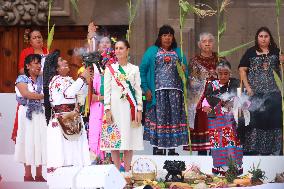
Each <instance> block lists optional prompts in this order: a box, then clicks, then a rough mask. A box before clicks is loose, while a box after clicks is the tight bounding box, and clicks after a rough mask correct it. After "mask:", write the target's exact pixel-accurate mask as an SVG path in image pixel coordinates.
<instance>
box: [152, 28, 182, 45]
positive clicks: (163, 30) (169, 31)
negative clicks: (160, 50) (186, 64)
mask: <svg viewBox="0 0 284 189" xmlns="http://www.w3.org/2000/svg"><path fill="white" fill-rule="evenodd" d="M163 34H172V35H173V42H172V44H171V46H170V48H171V49H175V48H177V42H176V38H175V30H174V29H173V28H172V27H171V26H169V25H163V26H162V27H160V30H159V34H158V38H157V39H156V42H155V45H156V46H158V47H161V46H162V35H163Z"/></svg>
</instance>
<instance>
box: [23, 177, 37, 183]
mask: <svg viewBox="0 0 284 189" xmlns="http://www.w3.org/2000/svg"><path fill="white" fill-rule="evenodd" d="M34 181H35V179H34V177H33V176H24V182H34Z"/></svg>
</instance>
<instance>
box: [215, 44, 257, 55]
mask: <svg viewBox="0 0 284 189" xmlns="http://www.w3.org/2000/svg"><path fill="white" fill-rule="evenodd" d="M251 43H254V41H250V42H248V43H245V44H242V45H239V46H237V47H234V48H232V49H230V50H227V51H222V52H220V53H219V55H218V56H219V57H226V56H230V55H231V54H232V53H233V52H235V51H238V50H240V49H242V48H244V47H246V46H248V45H250V44H251Z"/></svg>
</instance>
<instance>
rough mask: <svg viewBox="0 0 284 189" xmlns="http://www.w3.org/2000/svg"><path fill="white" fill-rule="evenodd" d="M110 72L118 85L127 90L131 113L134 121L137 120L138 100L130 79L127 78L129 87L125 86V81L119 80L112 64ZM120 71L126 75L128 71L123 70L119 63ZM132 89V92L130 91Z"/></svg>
mask: <svg viewBox="0 0 284 189" xmlns="http://www.w3.org/2000/svg"><path fill="white" fill-rule="evenodd" d="M108 68H109V71H110V73H111V74H112V76H113V77H114V79H115V82H116V83H117V85H118V86H120V87H122V89H123V91H126V92H127V93H126V99H127V101H128V102H129V104H130V113H131V120H132V121H134V120H135V114H136V110H137V101H136V98H135V92H134V89H133V87H132V85H131V83H130V81H129V80H127V79H125V82H126V84H127V85H128V87H126V86H124V85H123V83H121V82H120V81H119V79H118V78H117V77H116V76H115V75H116V74H115V71H114V69H113V67H112V66H111V65H110V66H108ZM118 71H119V72H120V74H122V75H124V76H125V77H126V73H125V71H124V70H123V68H122V67H121V66H120V65H119V68H118ZM127 88H129V90H127ZM129 91H130V92H129Z"/></svg>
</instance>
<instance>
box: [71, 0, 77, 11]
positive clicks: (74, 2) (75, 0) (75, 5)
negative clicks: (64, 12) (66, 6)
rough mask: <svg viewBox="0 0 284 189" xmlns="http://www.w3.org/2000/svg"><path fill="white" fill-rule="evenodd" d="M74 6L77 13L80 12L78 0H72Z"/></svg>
mask: <svg viewBox="0 0 284 189" xmlns="http://www.w3.org/2000/svg"><path fill="white" fill-rule="evenodd" d="M70 2H71V5H72V7H73V8H74V9H75V11H76V13H79V8H78V5H77V4H78V2H77V0H70Z"/></svg>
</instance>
